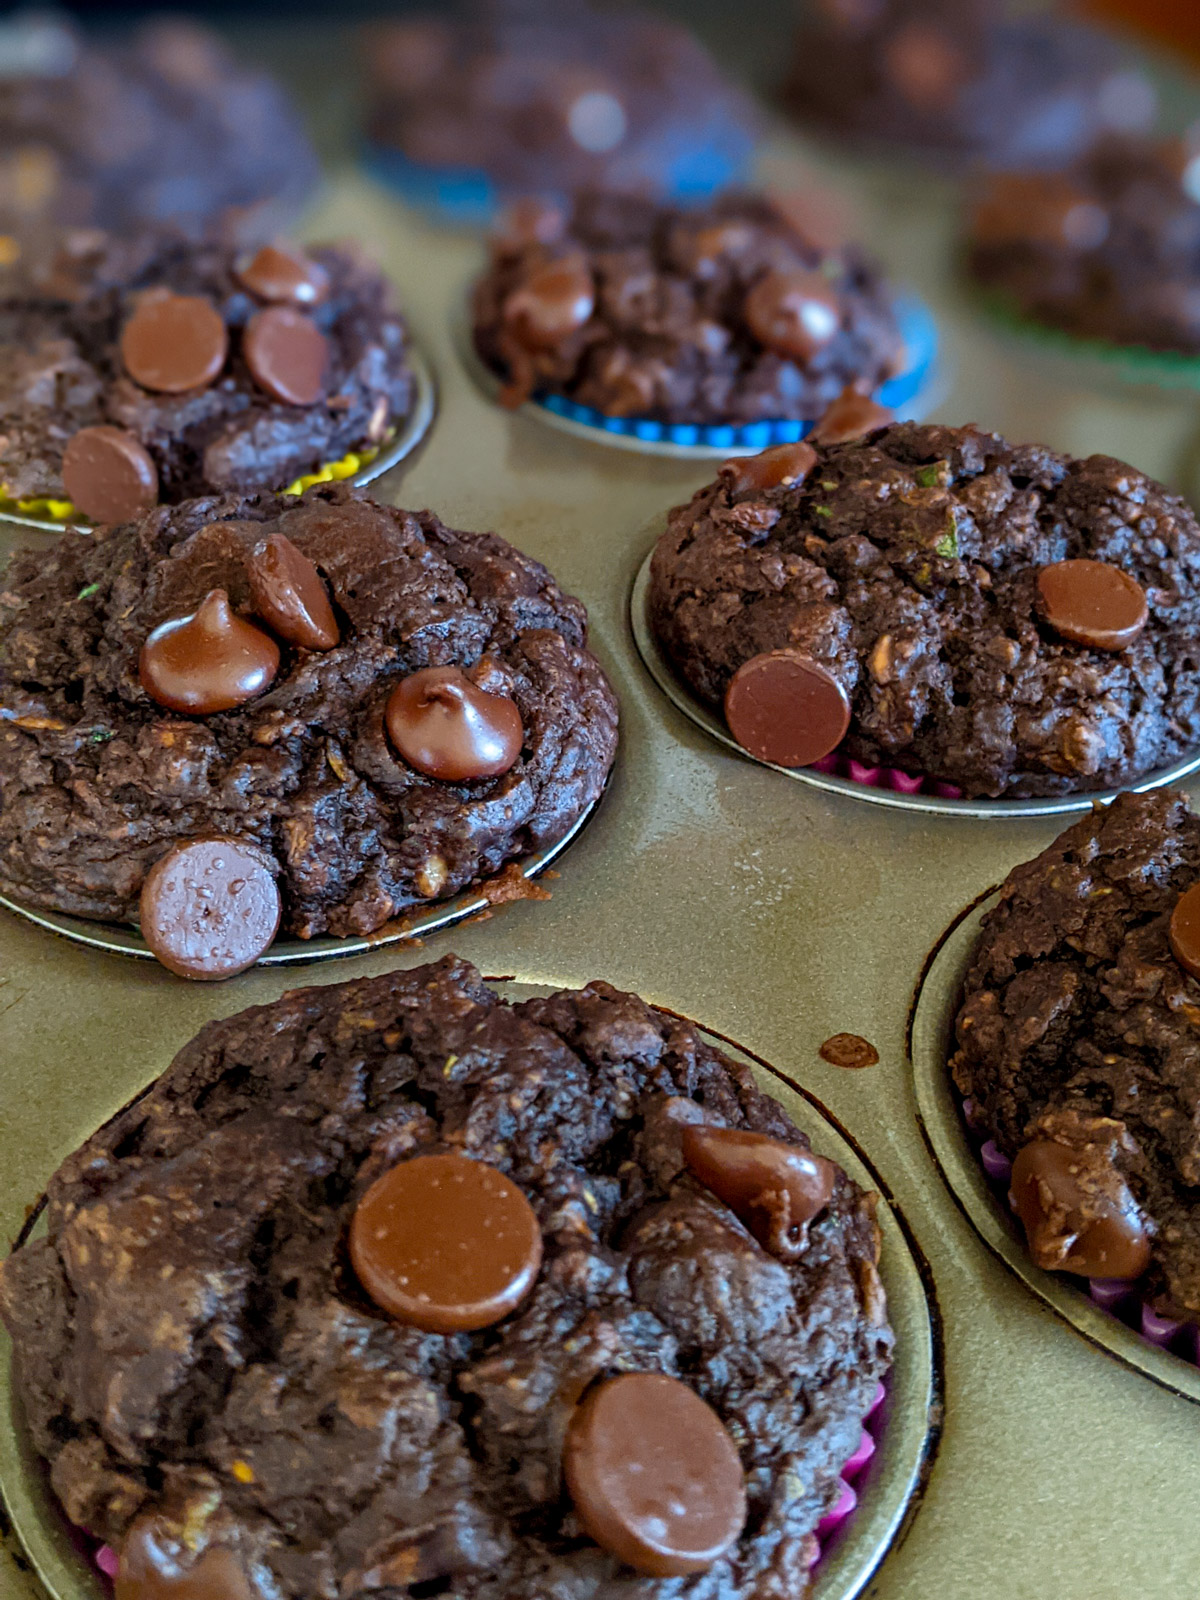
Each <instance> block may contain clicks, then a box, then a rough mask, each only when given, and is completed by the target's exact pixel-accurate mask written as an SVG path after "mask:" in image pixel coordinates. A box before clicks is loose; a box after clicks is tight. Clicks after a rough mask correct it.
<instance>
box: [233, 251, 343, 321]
mask: <svg viewBox="0 0 1200 1600" xmlns="http://www.w3.org/2000/svg"><path fill="white" fill-rule="evenodd" d="M237 278H238V281H239V283H241V285H242V287H243V288H245V289H249V291H250V293H251V294H253V295H257V297H258V298H259V299H260V300H267V301H269V302H271V303H272V304H279V305H292V306H316V305H320V303H321V301H322V300H324V298H325V296H326V295H327V294H328V293H329V274H328V273H327V272H326V271H325V268H324V267H323V266H321V264H320V263H319V262H317V261H314V260H312V258H311V257H310V256H306V255H305V254H304V252H303V250H297V249H295V248H291V247H288V246H287V245H280V244H265V245H263V247H262V249H261V250H259V251H257V252H256V253H255V254H254V255H253V256H251V257H250V259H249V260H248V261H245V262H243V263H240V264H239V265H238V269H237Z"/></svg>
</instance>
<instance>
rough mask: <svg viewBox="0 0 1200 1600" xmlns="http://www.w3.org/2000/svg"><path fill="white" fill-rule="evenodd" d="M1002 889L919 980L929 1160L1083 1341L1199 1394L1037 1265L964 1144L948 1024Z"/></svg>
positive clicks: (962, 916) (1190, 1378) (1190, 1381)
mask: <svg viewBox="0 0 1200 1600" xmlns="http://www.w3.org/2000/svg"><path fill="white" fill-rule="evenodd" d="M999 894H1000V889H999V886H996V887H995V888H992V889H987V890H985V891H984V892H983V893H982V894H981V895H979V896H977V897H976V899H975V900H973V901H972V902H971V904H970V905H969V906H967V907H966V908H965V910H963V911H962V912H960V913H959V915H958V916H957V917H956V918H955V920H954V921H953V922H952V923H951V924H950V926H949V927H948V928H947V929H946V931H945V933H943V934H942V936H941V938H940V939H939V940H938V942H937V944H936V945H935V946H934V948H933V950H932V951H931V953H930V955H929V958H928V960H927V961H926V964H925V970H924V971H923V972H922V974H921V976H920V978H919V979H918V981H917V987H916V991H915V993H914V995H913V1000H912V1006H911V1009H910V1013H909V1027H908V1056H909V1067H910V1070H911V1073H912V1084H913V1093H914V1096H915V1098H916V1113H917V1123H918V1126H919V1127H920V1130H921V1133H922V1135H923V1137H924V1140H925V1144H926V1146H927V1148H928V1150H929V1153H930V1155H931V1156H932V1157H933V1162H934V1165H935V1166H936V1167H937V1169H938V1171H939V1173H940V1174H941V1176H942V1179H943V1181H944V1182H945V1184H946V1187H947V1188H948V1189H949V1191H950V1194H951V1196H952V1198H953V1199H954V1201H955V1203H956V1204H957V1205H958V1208H959V1210H960V1211H962V1213H963V1214H964V1216H965V1217H966V1219H967V1221H968V1222H969V1223H970V1224H971V1226H972V1227H973V1228H974V1230H975V1232H976V1233H977V1234H978V1235H979V1237H980V1239H981V1240H982V1241H983V1243H984V1244H985V1245H986V1246H987V1247H988V1249H989V1250H990V1251H991V1252H992V1254H993V1255H995V1256H997V1257H998V1258H999V1259H1000V1261H1002V1262H1003V1263H1004V1265H1005V1266H1006V1267H1007V1268H1008V1269H1009V1271H1010V1272H1012V1273H1013V1274H1014V1275H1015V1276H1016V1277H1017V1278H1019V1279H1020V1280H1021V1282H1022V1283H1023V1284H1024V1285H1025V1287H1026V1288H1027V1289H1030V1290H1032V1292H1033V1293H1034V1294H1035V1295H1036V1296H1037V1297H1038V1299H1039V1300H1041V1301H1042V1302H1043V1303H1044V1304H1045V1305H1046V1306H1048V1307H1049V1309H1050V1310H1051V1311H1053V1312H1054V1313H1055V1314H1056V1315H1057V1316H1059V1317H1061V1318H1062V1320H1063V1321H1064V1322H1067V1323H1069V1324H1070V1325H1071V1327H1072V1328H1073V1329H1074V1330H1075V1332H1076V1333H1078V1334H1080V1335H1081V1336H1082V1337H1083V1338H1084V1339H1086V1340H1087V1341H1088V1343H1089V1344H1093V1345H1096V1346H1097V1347H1098V1348H1100V1349H1101V1350H1103V1351H1104V1352H1105V1353H1106V1354H1108V1355H1110V1356H1112V1357H1113V1358H1114V1360H1117V1361H1120V1362H1122V1363H1123V1364H1124V1365H1126V1366H1129V1367H1132V1368H1133V1369H1134V1370H1135V1371H1137V1372H1140V1373H1141V1374H1142V1375H1143V1377H1146V1378H1149V1379H1150V1380H1151V1381H1152V1382H1154V1383H1156V1384H1158V1385H1159V1386H1160V1387H1161V1388H1164V1389H1169V1390H1170V1391H1171V1392H1172V1393H1173V1394H1177V1395H1179V1396H1181V1397H1182V1398H1183V1399H1185V1400H1191V1401H1193V1402H1195V1403H1196V1404H1200V1368H1197V1367H1195V1366H1193V1365H1192V1364H1191V1363H1190V1362H1188V1361H1185V1360H1184V1359H1183V1358H1182V1357H1181V1356H1177V1355H1173V1354H1172V1353H1171V1352H1170V1351H1167V1350H1163V1349H1159V1348H1158V1347H1157V1346H1156V1345H1153V1344H1150V1343H1149V1342H1148V1341H1147V1340H1145V1339H1143V1338H1142V1337H1141V1336H1140V1335H1139V1334H1138V1333H1136V1332H1135V1331H1134V1330H1133V1329H1132V1328H1130V1327H1127V1326H1126V1325H1125V1323H1123V1322H1121V1321H1119V1320H1118V1319H1117V1318H1116V1317H1114V1316H1111V1315H1110V1314H1109V1313H1108V1312H1107V1311H1104V1310H1102V1309H1101V1307H1100V1306H1099V1305H1097V1304H1096V1303H1095V1301H1093V1300H1092V1299H1090V1298H1089V1296H1088V1294H1087V1291H1086V1289H1084V1288H1075V1287H1074V1280H1072V1279H1071V1278H1069V1277H1067V1276H1065V1275H1060V1274H1057V1273H1052V1272H1044V1271H1043V1270H1042V1269H1041V1268H1040V1267H1038V1266H1037V1265H1035V1263H1034V1261H1033V1259H1032V1257H1031V1256H1030V1255H1029V1252H1028V1250H1027V1248H1026V1245H1025V1240H1024V1237H1023V1235H1022V1233H1021V1229H1020V1226H1019V1224H1018V1222H1017V1221H1016V1219H1015V1218H1014V1217H1013V1216H1012V1215H1011V1213H1010V1212H1008V1211H1007V1210H1006V1209H1005V1208H1004V1207H1003V1206H1001V1205H1000V1204H999V1203H998V1202H997V1200H996V1198H995V1196H994V1194H993V1193H992V1190H991V1188H990V1187H989V1185H988V1180H987V1176H986V1173H985V1172H984V1169H983V1165H982V1163H981V1162H980V1160H979V1158H978V1156H977V1154H976V1153H975V1151H974V1150H972V1148H971V1145H970V1142H969V1141H968V1139H967V1135H966V1130H965V1127H964V1125H963V1120H962V1114H961V1110H960V1102H959V1100H958V1097H957V1094H956V1092H955V1090H954V1087H953V1084H952V1082H951V1078H950V1071H949V1060H950V1055H951V1053H952V1030H953V1025H954V1017H955V1015H956V1012H957V1008H958V1003H959V999H960V996H961V992H962V984H963V979H964V978H965V976H966V972H967V968H968V966H969V965H970V960H971V956H972V953H973V951H974V948H975V944H976V941H977V939H978V937H979V932H980V925H981V923H982V921H983V918H984V916H985V915H986V913H987V912H988V911H990V910H991V908H992V907H993V906H994V905H995V904H996V903H997V901H998V899H999Z"/></svg>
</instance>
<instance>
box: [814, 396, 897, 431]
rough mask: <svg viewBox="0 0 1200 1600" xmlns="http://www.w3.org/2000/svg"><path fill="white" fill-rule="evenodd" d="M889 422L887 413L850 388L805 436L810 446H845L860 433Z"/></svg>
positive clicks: (889, 418) (888, 413) (883, 426)
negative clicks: (811, 443) (810, 443)
mask: <svg viewBox="0 0 1200 1600" xmlns="http://www.w3.org/2000/svg"><path fill="white" fill-rule="evenodd" d="M891 420H892V413H891V412H890V411H887V410H885V409H884V407H883V406H881V405H876V403H875V401H874V400H872V399H871V397H870V396H869V395H865V394H862V393H861V392H860V391H859V390H858V389H856V388H854V387H853V385H851V386H850V387H848V388H845V389H843V390H842V392H841V394H840V395H838V397H837V399H836V400H834V401H832V402H831V403H830V405H829V406H828V407H827V408H826V410H825V413H824V415H823V416H821V417H820V418H818V420H817V424H816V426H815V427H814V428H813V430H812V432H811V433H810V434H809V436H808V437H809V439H810V440H811V441H812V442H813V444H849V442H850V441H851V440H852V439H861V438H862V436H863V434H864V433H873V432H874V430H875V429H876V428H885V427H886V426H887V425H888V423H889V422H891Z"/></svg>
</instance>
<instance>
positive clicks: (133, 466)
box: [62, 425, 158, 522]
mask: <svg viewBox="0 0 1200 1600" xmlns="http://www.w3.org/2000/svg"><path fill="white" fill-rule="evenodd" d="M62 475H63V487H64V488H65V489H66V491H67V494H68V495H69V496H70V498H71V499H72V500H73V501H74V502H75V504H76V505H77V506H78V507H79V509H80V511H82V512H83V514H84V516H85V517H90V518H91V520H92V521H93V522H132V521H133V519H134V518H135V517H140V516H141V514H142V512H143V511H149V509H150V507H151V506H152V505H154V504H155V502H156V501H157V500H158V468H157V467H156V466H155V465H154V462H153V460H152V458H151V456H150V452H149V451H148V450H147V449H146V447H145V445H143V444H142V442H141V440H140V439H135V438H134V436H133V434H131V433H127V432H126V431H125V429H124V428H110V427H108V426H107V425H101V426H99V427H95V428H80V430H79V432H78V433H76V434H73V435H72V437H71V438H70V440H69V441H68V442H67V448H66V449H65V450H64V451H63V464H62Z"/></svg>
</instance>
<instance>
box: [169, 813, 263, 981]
mask: <svg viewBox="0 0 1200 1600" xmlns="http://www.w3.org/2000/svg"><path fill="white" fill-rule="evenodd" d="M279 917H280V901H279V889H278V888H277V886H276V883H275V873H274V871H273V863H272V862H271V858H270V857H269V856H268V855H267V854H266V853H265V852H264V851H262V850H259V849H258V848H257V846H255V845H251V844H246V843H244V842H243V841H242V840H240V839H228V838H204V839H189V840H187V841H186V842H185V843H183V844H177V845H175V846H174V848H173V849H171V850H169V851H168V852H167V854H166V855H165V856H163V857H162V859H161V860H160V861H157V862H155V864H154V866H153V867H151V869H150V871H149V872H148V873H147V875H146V881H145V883H143V885H142V893H141V899H140V902H139V918H138V919H139V921H140V923H141V929H142V937H143V938H144V939H145V941H146V943H147V944H148V945H149V946H150V948H151V950H153V952H154V954H155V955H156V956H157V957H158V959H159V960H160V961H161V962H162V964H163V966H164V967H166V968H167V969H168V970H169V971H170V972H174V973H175V974H176V975H177V976H178V977H180V978H195V979H199V980H201V981H212V980H214V979H218V978H232V977H234V976H235V975H236V974H237V973H239V972H244V971H245V970H246V968H247V967H251V966H253V965H254V963H255V962H256V961H257V960H258V958H259V956H261V955H263V954H265V952H266V951H267V950H268V949H270V946H271V942H272V940H273V939H274V938H275V935H276V933H278V931H279Z"/></svg>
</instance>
